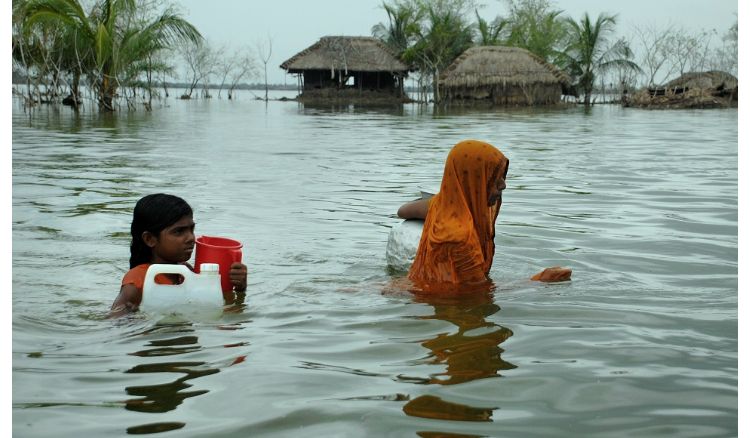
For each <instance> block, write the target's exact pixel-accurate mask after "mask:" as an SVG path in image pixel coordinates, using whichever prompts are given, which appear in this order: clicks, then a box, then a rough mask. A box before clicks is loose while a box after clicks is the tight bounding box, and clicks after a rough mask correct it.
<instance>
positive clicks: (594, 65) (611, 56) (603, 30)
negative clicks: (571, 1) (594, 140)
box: [565, 13, 640, 105]
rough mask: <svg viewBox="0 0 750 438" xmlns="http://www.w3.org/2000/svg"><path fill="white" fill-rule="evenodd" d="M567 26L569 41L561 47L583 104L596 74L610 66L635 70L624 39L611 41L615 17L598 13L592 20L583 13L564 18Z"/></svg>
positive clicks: (587, 97) (587, 103) (587, 101)
mask: <svg viewBox="0 0 750 438" xmlns="http://www.w3.org/2000/svg"><path fill="white" fill-rule="evenodd" d="M567 23H568V25H569V26H570V32H571V33H570V42H569V44H568V46H567V47H566V49H565V59H566V61H567V67H568V71H569V72H570V73H571V75H572V76H574V77H577V79H578V85H579V86H580V88H581V90H582V91H583V94H584V100H583V102H584V104H586V105H589V104H590V103H591V92H592V90H593V89H594V81H595V80H596V75H597V74H600V73H604V72H606V71H607V70H611V69H614V68H617V67H619V68H626V69H633V70H639V69H640V68H639V67H638V65H637V64H636V63H634V62H633V61H631V58H632V56H633V54H632V52H631V50H630V47H628V44H627V43H626V41H625V40H623V39H619V40H617V41H615V42H614V43H613V44H610V43H609V41H608V36H609V35H610V34H612V33H613V32H614V25H615V17H614V16H611V15H606V14H600V15H599V16H598V17H597V19H596V21H595V22H592V21H591V19H590V18H589V14H588V13H586V14H584V16H583V18H582V19H581V21H580V22H577V21H575V20H573V19H572V18H568V19H567Z"/></svg>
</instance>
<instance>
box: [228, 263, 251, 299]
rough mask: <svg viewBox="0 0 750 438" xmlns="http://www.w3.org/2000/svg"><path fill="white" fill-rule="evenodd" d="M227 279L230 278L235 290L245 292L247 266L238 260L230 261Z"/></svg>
mask: <svg viewBox="0 0 750 438" xmlns="http://www.w3.org/2000/svg"><path fill="white" fill-rule="evenodd" d="M229 279H230V280H232V286H234V291H235V292H245V289H247V266H245V265H244V264H242V263H240V262H235V263H232V266H230V267H229Z"/></svg>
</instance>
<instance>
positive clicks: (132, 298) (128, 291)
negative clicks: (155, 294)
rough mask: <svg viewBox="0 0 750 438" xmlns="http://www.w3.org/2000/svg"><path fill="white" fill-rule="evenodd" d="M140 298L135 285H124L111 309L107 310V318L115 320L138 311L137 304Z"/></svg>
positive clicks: (139, 292)
mask: <svg viewBox="0 0 750 438" xmlns="http://www.w3.org/2000/svg"><path fill="white" fill-rule="evenodd" d="M140 296H141V291H139V290H138V288H137V287H135V285H133V284H124V285H123V286H122V287H121V288H120V293H119V294H118V295H117V298H115V302H114V303H112V308H111V309H109V317H110V318H116V317H118V316H122V315H125V314H127V313H130V312H135V311H136V310H138V304H139V303H140V301H141V300H140Z"/></svg>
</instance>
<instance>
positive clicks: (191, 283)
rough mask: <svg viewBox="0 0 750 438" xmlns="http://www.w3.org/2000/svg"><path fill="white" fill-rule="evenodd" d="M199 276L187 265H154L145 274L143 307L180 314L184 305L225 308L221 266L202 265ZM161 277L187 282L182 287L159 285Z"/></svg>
mask: <svg viewBox="0 0 750 438" xmlns="http://www.w3.org/2000/svg"><path fill="white" fill-rule="evenodd" d="M200 272H201V273H200V274H196V273H195V272H193V271H191V270H190V269H188V267H187V266H185V265H168V264H164V265H162V264H153V265H151V266H149V268H148V270H147V271H146V279H145V280H144V282H143V297H142V299H141V306H140V307H141V308H142V309H144V310H149V309H154V310H156V309H160V310H169V309H171V310H174V311H179V310H180V308H181V307H184V306H194V305H196V304H197V305H201V306H206V305H209V306H212V307H218V308H222V307H223V306H224V296H223V294H222V292H221V275H219V265H218V264H215V263H202V264H201V267H200ZM160 274H179V275H181V276H182V277H183V278H184V280H183V282H182V283H180V284H158V283H156V276H157V275H160Z"/></svg>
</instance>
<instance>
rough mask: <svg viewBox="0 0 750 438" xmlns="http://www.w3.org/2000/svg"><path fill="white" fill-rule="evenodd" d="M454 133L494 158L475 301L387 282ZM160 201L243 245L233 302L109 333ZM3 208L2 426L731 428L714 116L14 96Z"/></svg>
mask: <svg viewBox="0 0 750 438" xmlns="http://www.w3.org/2000/svg"><path fill="white" fill-rule="evenodd" d="M466 138H477V139H482V140H485V141H488V142H490V143H493V144H495V145H496V146H498V147H499V148H500V149H501V150H502V151H503V152H504V153H505V154H506V155H507V156H508V157H509V158H510V162H511V168H510V172H509V176H508V189H507V191H506V193H505V195H504V202H503V210H502V212H501V214H500V217H499V219H498V223H497V238H496V244H497V252H496V256H495V263H494V265H493V268H492V272H491V276H492V278H493V279H494V282H495V283H496V285H497V290H496V291H495V293H494V295H492V296H478V297H475V298H473V299H469V300H463V301H453V302H451V301H447V300H425V299H416V298H415V297H413V296H412V295H410V294H409V293H406V292H399V291H395V292H391V293H383V291H384V290H386V289H388V288H389V287H390V286H389V285H391V281H392V280H393V278H397V277H398V275H392V274H390V273H389V272H388V270H387V269H386V266H385V244H386V240H387V236H388V232H389V229H390V227H391V226H393V225H395V224H397V223H398V222H399V221H398V219H397V218H396V217H395V211H396V209H397V208H398V206H399V205H400V204H401V203H403V202H405V201H407V200H410V199H413V198H415V197H416V196H417V194H418V190H419V189H420V188H428V189H429V188H434V187H437V186H438V184H439V179H440V176H441V174H442V166H443V163H444V160H445V156H446V155H447V152H448V150H449V149H450V147H451V146H452V145H453V144H455V143H456V142H458V141H460V140H462V139H466ZM157 191H165V192H170V193H174V194H178V195H181V196H183V197H184V198H185V199H186V200H188V202H189V203H190V204H191V205H192V206H193V208H194V209H195V211H196V214H195V219H196V222H197V223H198V227H197V233H198V234H208V235H224V236H229V237H233V238H236V239H239V240H241V241H243V242H244V244H245V258H244V261H245V262H246V263H247V264H248V266H249V270H250V279H249V283H250V285H249V293H248V299H247V303H246V307H245V308H244V309H242V311H240V312H238V313H232V314H225V315H224V316H223V317H221V319H218V320H208V321H194V322H192V323H172V324H158V323H157V322H158V321H156V320H154V319H152V318H148V317H146V316H144V315H143V314H140V315H134V316H132V317H128V318H123V319H120V320H114V321H113V320H108V319H105V315H106V312H107V310H108V308H109V306H110V304H111V302H112V300H113V299H114V297H115V295H116V294H117V291H118V289H119V282H120V280H121V277H122V275H123V273H124V272H125V271H126V268H127V263H128V256H129V252H128V243H129V221H130V215H131V212H132V207H133V205H134V203H135V201H136V200H137V199H138V198H140V197H141V196H142V195H145V194H147V193H152V192H157ZM12 196H13V212H12V217H13V229H12V230H13V271H12V274H13V335H12V336H13V412H12V414H13V432H14V434H17V435H18V436H71V437H72V436H76V437H79V436H113V435H125V434H127V433H131V434H134V433H155V432H159V431H169V430H173V431H172V432H167V433H164V434H160V436H173V435H174V436H238V437H239V436H342V437H344V436H345V437H350V436H394V437H396V436H398V437H400V436H423V437H429V436H524V437H535V436H554V437H556V436H598V437H608V436H613V437H614V436H617V437H619V436H638V437H643V436H669V437H704V436H706V437H707V436H735V435H737V376H738V372H737V111H736V110H710V111H644V110H637V109H622V108H619V107H610V106H604V107H596V108H593V109H592V110H591V111H585V110H584V109H583V108H580V107H577V108H571V109H565V110H554V111H547V110H534V111H528V110H498V111H494V112H482V111H463V112H445V113H442V114H437V115H435V114H433V111H432V110H431V109H430V110H420V109H419V108H418V107H416V106H408V105H407V106H405V107H403V109H399V110H394V109H355V108H345V109H343V110H332V109H330V108H304V107H301V106H299V105H297V104H296V103H293V102H270V103H268V105H265V104H264V103H263V102H256V101H253V100H250V99H245V100H240V101H235V102H230V101H226V100H223V101H222V100H216V99H214V100H213V101H209V102H204V101H195V102H182V101H177V100H171V101H170V102H169V107H168V108H158V109H156V110H155V111H153V112H151V113H145V112H138V113H135V114H126V113H123V114H118V115H115V116H99V115H96V114H89V113H85V114H82V115H81V116H75V115H73V114H72V113H71V112H70V111H69V110H68V109H67V108H63V109H60V110H58V111H55V110H53V109H45V108H43V109H40V110H37V111H35V112H34V113H32V114H30V115H29V114H24V112H23V111H22V110H21V108H20V107H19V106H17V105H14V109H13V195H12ZM557 264H562V265H567V266H570V267H572V268H573V270H574V275H573V281H572V282H570V283H565V284H555V285H544V284H538V283H532V282H529V281H527V280H526V278H528V276H529V275H531V274H533V273H534V272H536V271H537V270H538V269H540V268H542V267H545V266H551V265H557ZM451 434H452V435H451Z"/></svg>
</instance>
